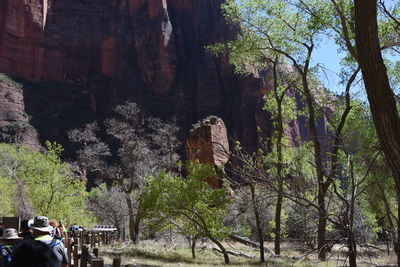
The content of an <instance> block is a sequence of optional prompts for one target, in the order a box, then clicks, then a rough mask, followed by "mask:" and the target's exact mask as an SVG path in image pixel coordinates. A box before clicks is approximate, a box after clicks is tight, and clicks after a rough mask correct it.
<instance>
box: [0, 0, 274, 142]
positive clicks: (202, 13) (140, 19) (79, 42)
mask: <svg viewBox="0 0 400 267" xmlns="http://www.w3.org/2000/svg"><path fill="white" fill-rule="evenodd" d="M221 2H222V0H57V1H55V0H1V1H0V72H4V73H7V74H9V75H12V76H14V77H17V78H19V79H21V80H22V81H23V82H24V84H25V86H24V91H23V94H24V102H25V103H24V104H25V107H26V110H25V111H26V113H28V114H29V115H30V116H32V120H31V121H32V124H33V125H34V126H35V127H36V128H37V129H38V131H39V133H40V138H41V140H42V141H43V140H45V139H54V138H57V139H58V140H59V141H61V142H63V138H65V132H66V131H67V130H69V129H70V128H74V127H78V126H80V124H81V123H83V122H86V121H90V120H93V119H95V118H97V117H102V116H105V115H107V112H109V110H110V108H111V107H112V106H114V105H115V104H117V103H121V102H124V101H126V100H127V99H129V100H133V101H135V102H137V103H139V104H141V105H142V106H144V107H145V109H147V110H148V111H149V112H150V113H152V114H153V115H157V116H161V117H164V118H168V117H171V116H176V117H177V118H178V121H179V123H180V124H181V126H182V133H183V135H184V134H185V133H187V131H188V129H189V128H190V125H191V124H193V123H195V122H197V121H198V120H201V119H203V118H204V117H206V116H208V115H211V114H212V115H217V116H219V117H221V118H223V120H224V121H225V123H226V124H227V127H228V134H229V136H230V137H232V138H238V139H241V140H242V142H243V144H244V146H245V147H246V148H249V149H254V148H255V147H256V143H257V138H258V134H257V132H256V126H257V124H259V126H260V127H261V128H262V129H264V131H265V132H267V131H268V122H267V121H266V119H265V114H263V112H262V110H261V108H260V107H261V106H262V104H261V102H262V101H261V100H262V93H261V92H263V89H264V88H265V87H266V86H265V85H264V83H263V81H262V80H261V79H257V78H253V77H238V76H236V75H235V74H234V73H233V69H232V67H231V66H230V65H229V64H228V63H227V59H226V58H224V57H218V58H216V57H214V56H212V55H209V54H208V53H206V52H205V50H204V46H205V45H207V44H210V43H214V42H218V41H223V40H226V39H230V38H234V37H235V29H232V28H230V27H229V26H227V25H226V24H225V22H224V19H223V16H222V15H221V13H220V5H221ZM4 107H5V106H4V105H3V103H2V102H0V109H4ZM64 141H65V140H64Z"/></svg>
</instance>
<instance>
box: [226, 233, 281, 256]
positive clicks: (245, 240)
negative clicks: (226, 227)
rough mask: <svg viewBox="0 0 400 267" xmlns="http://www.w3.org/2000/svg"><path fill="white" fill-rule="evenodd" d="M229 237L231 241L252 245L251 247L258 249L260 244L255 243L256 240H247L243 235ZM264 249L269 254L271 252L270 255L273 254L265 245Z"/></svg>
mask: <svg viewBox="0 0 400 267" xmlns="http://www.w3.org/2000/svg"><path fill="white" fill-rule="evenodd" d="M229 238H230V239H232V240H233V241H236V242H239V243H241V244H243V245H246V246H249V247H252V248H256V249H260V245H259V244H257V243H256V242H253V241H250V240H247V239H245V238H243V237H240V236H237V235H230V236H229ZM264 251H265V252H267V253H269V254H271V255H273V254H275V253H274V252H273V251H272V250H271V249H269V248H267V247H264Z"/></svg>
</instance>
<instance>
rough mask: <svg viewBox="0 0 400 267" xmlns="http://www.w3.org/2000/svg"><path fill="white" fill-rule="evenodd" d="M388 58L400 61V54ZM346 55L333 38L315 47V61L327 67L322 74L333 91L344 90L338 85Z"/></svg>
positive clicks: (390, 3)
mask: <svg viewBox="0 0 400 267" xmlns="http://www.w3.org/2000/svg"><path fill="white" fill-rule="evenodd" d="M397 1H398V0H386V1H385V4H386V5H387V6H388V7H389V8H390V7H392V6H393V5H394V4H395V3H397ZM385 56H386V57H387V58H389V59H390V60H392V61H400V55H397V56H392V55H387V53H386V54H385ZM343 57H344V54H343V53H342V54H340V53H339V52H338V46H337V45H336V44H335V42H334V41H333V40H330V39H328V38H324V39H323V41H322V43H321V45H320V46H319V47H317V48H316V49H315V52H314V57H313V58H314V60H313V62H314V63H315V64H316V63H322V64H323V65H324V67H325V68H326V71H325V74H324V75H321V76H320V79H321V81H322V82H323V84H324V86H325V87H326V88H328V89H330V90H331V91H333V92H336V93H341V92H343V86H340V85H338V82H339V80H340V79H339V77H338V74H339V73H340V69H341V66H340V60H341V59H342V58H343Z"/></svg>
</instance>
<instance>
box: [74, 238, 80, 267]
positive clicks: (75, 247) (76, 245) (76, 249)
mask: <svg viewBox="0 0 400 267" xmlns="http://www.w3.org/2000/svg"><path fill="white" fill-rule="evenodd" d="M78 247H79V245H78V244H75V245H74V256H73V257H74V267H79V258H78V251H79V250H78Z"/></svg>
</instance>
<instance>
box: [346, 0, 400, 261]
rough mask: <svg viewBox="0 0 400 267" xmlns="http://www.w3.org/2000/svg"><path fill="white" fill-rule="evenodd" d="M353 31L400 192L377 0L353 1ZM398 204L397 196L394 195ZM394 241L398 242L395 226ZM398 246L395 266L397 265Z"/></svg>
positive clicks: (399, 151)
mask: <svg viewBox="0 0 400 267" xmlns="http://www.w3.org/2000/svg"><path fill="white" fill-rule="evenodd" d="M354 8H355V30H356V46H357V53H358V60H359V64H360V66H361V71H362V74H363V80H364V84H365V89H366V91H367V95H368V101H369V104H370V108H371V113H372V118H373V120H374V124H375V128H376V132H377V135H378V138H379V141H380V144H381V146H382V149H383V152H384V154H385V157H386V160H387V162H388V165H389V167H390V169H391V171H392V174H393V177H394V179H395V183H396V191H397V194H398V195H399V194H400V135H399V133H400V117H399V114H398V112H397V107H396V101H395V97H394V94H393V91H392V89H391V88H390V84H389V78H388V75H387V70H386V66H385V64H384V62H383V58H382V54H381V48H380V44H379V37H378V23H377V1H376V0H355V1H354ZM397 201H398V206H400V199H399V198H397ZM397 231H398V234H397V243H398V244H399V243H400V235H399V231H400V227H399V225H398V229H397ZM397 247H398V245H397ZM399 252H400V251H399V249H397V250H396V254H397V257H398V263H397V265H398V266H400V254H399Z"/></svg>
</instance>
